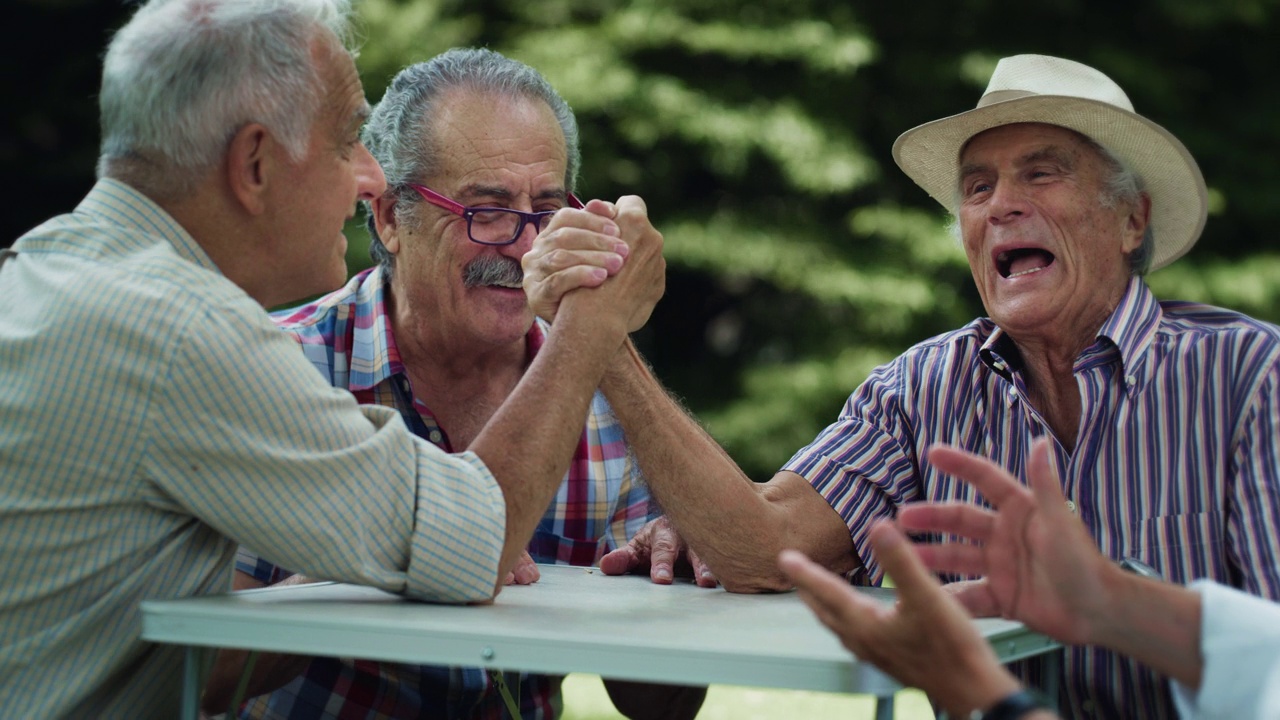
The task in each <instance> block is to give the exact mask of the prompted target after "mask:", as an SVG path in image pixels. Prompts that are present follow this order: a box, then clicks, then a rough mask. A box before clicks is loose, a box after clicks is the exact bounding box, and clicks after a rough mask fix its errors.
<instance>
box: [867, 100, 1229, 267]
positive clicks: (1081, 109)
mask: <svg viewBox="0 0 1280 720" xmlns="http://www.w3.org/2000/svg"><path fill="white" fill-rule="evenodd" d="M1014 123H1046V124H1049V125H1058V126H1060V127H1065V128H1069V129H1071V130H1075V131H1076V132H1079V133H1081V134H1083V135H1085V136H1087V137H1089V138H1092V139H1093V140H1094V141H1095V142H1097V143H1098V144H1099V145H1101V146H1103V147H1105V148H1107V150H1109V151H1111V152H1112V153H1114V154H1115V156H1116V157H1118V158H1120V159H1121V160H1123V161H1124V162H1125V163H1126V164H1128V166H1129V167H1130V168H1131V169H1132V170H1133V171H1134V172H1135V173H1137V174H1138V175H1139V176H1140V177H1141V178H1142V180H1143V182H1144V183H1145V186H1146V192H1147V193H1148V194H1149V195H1150V196H1151V226H1152V227H1151V230H1152V234H1153V238H1154V245H1155V247H1154V248H1152V254H1151V267H1150V269H1151V270H1152V271H1154V270H1158V269H1160V268H1162V267H1164V266H1165V265H1168V264H1169V263H1171V262H1173V261H1174V260H1177V259H1178V258H1180V257H1182V255H1183V254H1185V253H1186V252H1187V251H1188V250H1190V249H1191V246H1193V245H1195V243H1196V240H1198V239H1199V237H1200V233H1201V231H1203V230H1204V224H1205V220H1206V218H1207V217H1208V192H1207V190H1206V188H1205V184H1204V177H1203V176H1202V175H1201V174H1200V167H1199V166H1198V165H1197V164H1196V161H1195V158H1193V157H1191V153H1190V152H1188V151H1187V148H1186V147H1184V146H1183V144H1182V143H1181V142H1179V141H1178V139H1177V138H1175V137H1174V136H1173V135H1171V134H1170V133H1169V131H1167V130H1165V129H1164V128H1162V127H1160V126H1159V125H1157V124H1155V123H1153V122H1151V121H1150V120H1147V119H1146V118H1144V117H1142V116H1140V115H1137V114H1135V113H1131V112H1128V111H1126V110H1123V109H1121V108H1117V107H1116V106H1114V105H1111V104H1108V103H1103V102H1098V101H1095V100H1086V99H1083V98H1078V97H1068V96H1061V95H1030V96H1026V97H1020V98H1014V99H1011V100H1005V101H1003V102H996V103H993V104H991V105H986V106H984V107H980V108H976V109H974V110H969V111H967V112H963V113H960V114H958V115H952V116H951V117H947V118H943V119H941V120H934V121H933V122H928V123H925V124H923V125H920V126H918V127H915V128H912V129H910V130H908V131H906V132H904V133H902V135H900V136H899V137H898V139H897V141H895V142H894V143H893V159H894V161H895V162H897V163H898V167H900V168H902V171H903V172H905V173H906V174H907V176H908V177H910V178H911V179H912V180H914V181H915V182H916V184H917V185H919V186H920V187H922V188H924V189H925V191H926V192H928V193H929V195H930V196H932V197H933V199H934V200H937V201H938V202H939V203H941V204H942V206H943V207H945V208H947V210H949V211H951V212H952V213H954V212H955V202H956V198H957V197H958V193H959V178H958V174H959V168H960V151H961V149H962V148H963V147H964V145H965V143H967V142H968V141H969V140H970V139H971V138H972V137H973V136H974V135H977V134H978V133H980V132H983V131H984V130H990V129H991V128H994V127H999V126H1001V125H1011V124H1014Z"/></svg>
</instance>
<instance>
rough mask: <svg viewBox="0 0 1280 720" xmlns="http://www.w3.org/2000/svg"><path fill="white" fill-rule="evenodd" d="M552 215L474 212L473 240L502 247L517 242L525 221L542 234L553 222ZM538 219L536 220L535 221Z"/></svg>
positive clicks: (472, 220)
mask: <svg viewBox="0 0 1280 720" xmlns="http://www.w3.org/2000/svg"><path fill="white" fill-rule="evenodd" d="M551 215H552V213H549V212H548V213H536V214H533V215H532V216H530V215H529V214H524V215H523V216H522V214H521V213H518V212H516V211H514V210H505V209H500V208H494V209H492V210H473V211H472V213H471V227H470V230H471V239H472V240H475V241H476V242H480V243H489V244H496V245H501V244H505V243H509V242H511V241H513V240H515V239H516V238H517V237H518V236H519V235H520V231H521V230H522V229H523V228H524V219H525V218H526V217H527V218H529V222H530V223H533V224H534V225H535V229H536V232H542V231H543V230H545V229H546V227H547V224H548V223H550V222H551ZM535 218H536V219H535Z"/></svg>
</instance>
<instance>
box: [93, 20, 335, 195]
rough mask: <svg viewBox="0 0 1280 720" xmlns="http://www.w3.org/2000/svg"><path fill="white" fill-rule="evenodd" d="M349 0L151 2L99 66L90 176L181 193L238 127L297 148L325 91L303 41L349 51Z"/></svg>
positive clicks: (294, 151)
mask: <svg viewBox="0 0 1280 720" xmlns="http://www.w3.org/2000/svg"><path fill="white" fill-rule="evenodd" d="M350 18H351V0H151V2H148V3H147V4H145V5H143V6H142V7H141V8H140V9H139V10H138V12H137V13H135V14H134V16H133V17H132V18H131V19H130V20H129V22H128V23H127V24H126V25H125V26H124V27H122V28H121V29H120V30H119V31H118V32H117V33H116V34H115V37H113V38H112V40H111V44H110V45H108V47H107V53H106V57H105V58H104V60H103V67H102V90H101V93H100V95H99V108H100V111H101V122H102V147H101V152H100V155H99V157H98V176H99V177H114V178H118V179H120V180H123V181H125V182H128V183H129V184H131V185H134V186H135V187H137V188H138V189H139V190H141V191H142V192H144V193H146V194H148V195H151V196H152V197H171V198H180V197H183V196H186V195H188V194H190V192H191V191H193V190H194V188H195V186H196V183H197V182H199V180H200V178H201V177H202V176H204V175H205V174H206V173H207V172H208V171H209V170H211V169H212V168H213V167H214V166H215V165H216V164H217V163H218V162H220V161H221V160H222V157H223V154H224V153H225V152H226V148H227V143H228V142H229V141H230V139H231V137H232V136H234V135H235V133H236V132H237V131H238V130H239V129H240V128H242V127H244V126H245V125H246V124H247V123H250V122H259V123H262V124H263V125H264V126H266V127H267V128H268V129H269V130H270V131H271V132H272V133H273V134H274V135H275V136H276V137H277V138H278V139H279V140H280V142H281V143H282V144H283V145H284V146H285V148H286V149H287V151H288V153H289V155H290V157H292V158H293V159H295V160H298V159H301V158H302V157H303V155H304V154H305V152H306V146H307V140H308V135H309V134H310V131H311V125H312V122H313V121H314V119H315V116H316V113H317V111H318V108H319V107H320V101H321V99H322V98H321V96H322V94H323V90H324V89H323V87H322V86H321V78H320V76H319V72H318V70H319V69H318V68H317V67H316V66H315V62H314V61H313V59H312V43H313V42H314V41H315V40H316V38H317V37H321V36H323V35H324V34H325V33H329V34H332V36H333V37H334V40H335V42H336V43H340V44H341V45H342V47H343V48H345V49H346V50H347V52H352V49H351V48H352V46H353V33H352V30H351V24H350V22H351V21H350Z"/></svg>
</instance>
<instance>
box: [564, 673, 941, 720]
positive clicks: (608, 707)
mask: <svg viewBox="0 0 1280 720" xmlns="http://www.w3.org/2000/svg"><path fill="white" fill-rule="evenodd" d="M874 716H875V706H874V704H873V698H871V697H870V696H869V695H837V694H834V693H820V692H807V691H803V690H771V689H764V688H751V687H735V686H730V685H712V686H711V688H710V689H709V690H707V701H706V702H705V703H703V705H702V710H701V712H699V713H698V720H778V719H781V718H787V719H790V718H806V719H807V718H814V719H815V720H822V719H824V718H833V719H836V720H864V719H865V720H871V719H872V718H874ZM561 717H562V720H625V719H624V718H623V716H622V715H620V714H618V711H617V710H614V709H613V703H611V702H609V695H608V694H607V693H606V692H605V690H604V685H603V684H602V683H601V682H600V677H599V676H598V675H583V674H580V673H575V674H573V675H570V676H568V677H567V678H565V681H564V714H563V715H562V716H561ZM894 717H895V718H896V720H933V718H934V715H933V710H932V709H931V708H930V707H929V701H928V700H926V699H925V696H924V694H923V693H921V692H920V691H918V690H903V691H901V692H899V693H898V694H897V696H896V697H895V699H894Z"/></svg>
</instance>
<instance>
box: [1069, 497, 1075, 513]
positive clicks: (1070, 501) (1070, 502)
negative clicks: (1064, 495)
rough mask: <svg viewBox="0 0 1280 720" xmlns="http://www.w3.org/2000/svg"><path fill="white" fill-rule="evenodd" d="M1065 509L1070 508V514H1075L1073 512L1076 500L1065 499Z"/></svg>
mask: <svg viewBox="0 0 1280 720" xmlns="http://www.w3.org/2000/svg"><path fill="white" fill-rule="evenodd" d="M1067 509H1068V510H1070V511H1071V514H1073V515H1074V514H1075V512H1076V501H1075V500H1068V501H1067Z"/></svg>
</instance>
